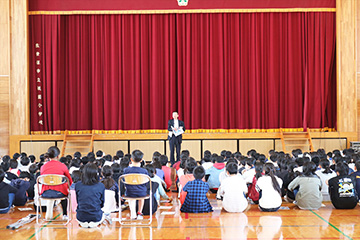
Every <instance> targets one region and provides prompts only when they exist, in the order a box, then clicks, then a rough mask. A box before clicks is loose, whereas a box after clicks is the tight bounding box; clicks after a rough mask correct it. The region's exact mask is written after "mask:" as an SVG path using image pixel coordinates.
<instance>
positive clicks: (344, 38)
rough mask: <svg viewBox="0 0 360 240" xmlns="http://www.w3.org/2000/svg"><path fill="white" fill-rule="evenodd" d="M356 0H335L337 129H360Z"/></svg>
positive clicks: (355, 130)
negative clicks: (357, 85)
mask: <svg viewBox="0 0 360 240" xmlns="http://www.w3.org/2000/svg"><path fill="white" fill-rule="evenodd" d="M355 16H356V0H336V51H337V52H336V57H337V128H338V131H340V132H357V95H356V49H355V36H356V34H355V32H356V31H355V29H356V24H355Z"/></svg>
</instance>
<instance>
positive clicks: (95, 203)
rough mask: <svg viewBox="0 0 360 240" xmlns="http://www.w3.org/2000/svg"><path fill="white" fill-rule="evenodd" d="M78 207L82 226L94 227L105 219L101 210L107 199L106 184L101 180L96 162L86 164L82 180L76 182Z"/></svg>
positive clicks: (77, 210)
mask: <svg viewBox="0 0 360 240" xmlns="http://www.w3.org/2000/svg"><path fill="white" fill-rule="evenodd" d="M75 191H76V199H77V203H78V206H77V209H76V219H77V220H78V222H79V224H80V226H81V227H85V228H93V227H97V226H98V225H100V224H101V223H102V222H103V221H104V220H105V215H104V214H103V211H102V210H101V208H102V207H104V201H105V186H104V184H102V183H100V182H99V178H98V167H97V166H96V165H95V164H94V163H88V164H86V165H85V167H84V169H83V171H82V175H81V181H80V182H77V183H76V184H75Z"/></svg>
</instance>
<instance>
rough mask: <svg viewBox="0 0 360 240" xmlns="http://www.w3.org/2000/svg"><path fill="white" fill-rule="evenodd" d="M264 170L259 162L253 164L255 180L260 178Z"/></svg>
mask: <svg viewBox="0 0 360 240" xmlns="http://www.w3.org/2000/svg"><path fill="white" fill-rule="evenodd" d="M263 170H264V164H263V163H262V162H260V161H256V162H255V178H256V179H259V177H261V176H262V172H263Z"/></svg>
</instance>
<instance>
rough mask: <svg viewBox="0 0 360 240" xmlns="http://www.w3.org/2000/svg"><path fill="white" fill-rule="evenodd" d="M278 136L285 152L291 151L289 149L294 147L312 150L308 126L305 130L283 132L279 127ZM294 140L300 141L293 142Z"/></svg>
mask: <svg viewBox="0 0 360 240" xmlns="http://www.w3.org/2000/svg"><path fill="white" fill-rule="evenodd" d="M280 136H281V144H282V147H283V151H284V152H285V153H291V151H292V150H293V149H296V148H300V149H302V150H304V151H314V146H313V144H312V140H311V135H310V129H309V128H308V129H307V131H306V132H283V131H282V129H280ZM294 141H300V142H301V143H295V142H294Z"/></svg>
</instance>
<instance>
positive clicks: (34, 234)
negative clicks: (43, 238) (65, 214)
mask: <svg viewBox="0 0 360 240" xmlns="http://www.w3.org/2000/svg"><path fill="white" fill-rule="evenodd" d="M59 216H60V213H59V214H58V215H57V216H56V217H55V218H54V219H53V220H55V219H57V218H58V217H59ZM51 222H52V221H50V222H48V223H47V224H45V225H44V226H42V227H41V228H40V229H39V230H38V231H37V232H34V233H33V235H31V236H30V237H29V238H28V239H27V240H30V239H32V238H33V237H35V236H36V234H38V233H39V232H41V230H43V229H44V227H46V226H47V225H49V224H50V223H51Z"/></svg>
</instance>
